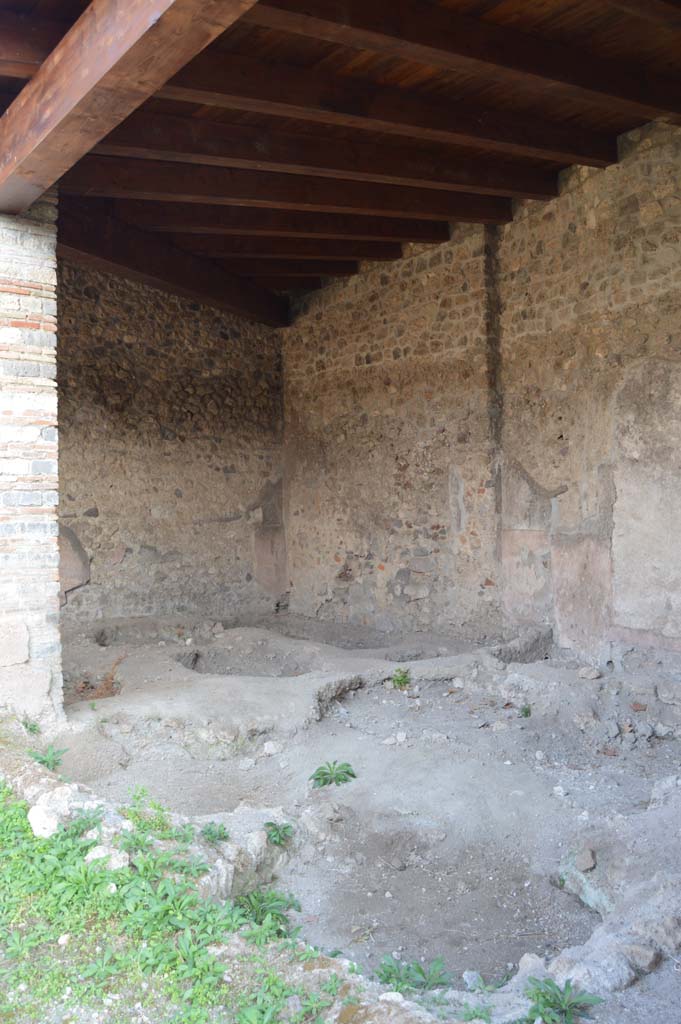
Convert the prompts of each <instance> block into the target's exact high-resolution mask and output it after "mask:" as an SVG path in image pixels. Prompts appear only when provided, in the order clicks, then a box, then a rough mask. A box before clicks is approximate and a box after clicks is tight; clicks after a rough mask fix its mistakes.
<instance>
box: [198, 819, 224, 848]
mask: <svg viewBox="0 0 681 1024" xmlns="http://www.w3.org/2000/svg"><path fill="white" fill-rule="evenodd" d="M201 838H202V839H205V840H206V842H207V843H226V842H227V840H228V839H229V832H228V831H227V829H226V828H225V826H224V825H223V824H221V822H218V821H209V822H208V824H207V825H204V826H203V828H202V829H201Z"/></svg>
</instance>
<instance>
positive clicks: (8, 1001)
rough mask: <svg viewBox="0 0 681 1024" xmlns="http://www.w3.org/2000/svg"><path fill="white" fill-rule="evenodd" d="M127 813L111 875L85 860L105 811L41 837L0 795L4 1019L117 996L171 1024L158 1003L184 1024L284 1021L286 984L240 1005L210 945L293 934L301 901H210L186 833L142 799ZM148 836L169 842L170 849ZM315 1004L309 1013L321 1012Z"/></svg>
mask: <svg viewBox="0 0 681 1024" xmlns="http://www.w3.org/2000/svg"><path fill="white" fill-rule="evenodd" d="M127 813H128V819H129V820H130V821H131V823H132V826H133V827H132V830H131V832H129V833H128V834H126V835H125V836H124V837H121V845H123V839H125V841H126V843H127V845H128V848H129V850H130V851H131V863H130V866H129V867H126V868H122V869H119V870H117V871H111V870H110V869H108V867H107V866H106V862H104V861H99V862H95V863H89V864H88V863H85V856H86V854H87V853H88V851H89V850H91V849H92V847H93V846H95V845H96V843H97V841H98V840H97V831H98V825H99V823H100V820H101V815H100V814H99V813H97V812H95V813H88V814H82V815H81V816H80V817H78V818H77V819H75V820H74V821H71V822H70V823H69V824H68V825H66V826H64V827H62V828H60V829H59V830H58V832H57V833H56V834H55V835H54V836H52V837H51V838H50V839H41V838H38V837H36V836H34V835H33V832H32V830H31V828H30V825H29V824H28V820H27V807H26V805H25V804H24V803H22V802H20V801H18V800H16V799H15V798H14V797H13V795H12V794H11V792H10V790H9V789H8V788H6V787H0V861H1V862H2V872H0V1020H3V1021H4V1020H8V1021H9V1020H21V1021H25V1022H26V1024H28V1022H34V1024H35V1022H37V1021H44V1020H46V1019H48V1017H49V1018H50V1019H51V1017H52V1015H53V1014H52V1010H51V1008H53V1007H54V1006H56V1005H58V1006H59V1007H60V1011H63V1012H65V1011H66V1010H67V1009H68V1008H69V1007H71V1008H73V1007H78V1008H79V1009H80V1010H81V1012H83V1008H85V1007H91V1006H101V1004H102V998H103V997H105V996H106V995H107V994H108V993H110V992H113V991H115V992H117V993H121V992H123V993H126V996H125V998H126V1000H127V999H132V1001H133V1003H137V1004H139V1005H140V1006H143V1007H145V1008H146V1011H147V1015H149V1014H150V1017H149V1019H161V1018H162V1019H163V1020H170V1019H171V1018H170V1017H169V1016H167V1014H166V1012H165V1010H164V1012H163V1013H162V1014H161V1013H158V1012H157V1008H158V1002H159V1000H161V1001H162V1005H163V1007H165V1008H166V1009H168V1007H170V1010H171V1016H172V1019H173V1020H175V1021H176V1022H178V1024H179V1022H181V1024H208V1022H209V1021H213V1020H215V1019H216V1018H215V1011H216V1009H217V1008H218V1007H220V1008H221V1011H222V1012H223V1013H224V1012H227V1016H226V1017H225V1018H224V1019H229V1020H235V1019H236V1015H237V1011H238V1010H241V1013H242V1016H241V1017H239V1018H238V1019H239V1020H240V1021H241V1022H242V1024H250V1021H251V1020H257V1021H258V1022H259V1024H262V1022H264V1021H272V1022H274V1021H275V1020H279V1018H280V1016H281V1014H282V1012H283V1010H284V1009H285V998H286V996H287V995H290V994H291V992H292V991H293V990H291V989H286V988H285V987H283V986H284V983H283V981H281V979H279V985H280V987H279V989H278V990H277V989H276V984H275V982H276V980H277V979H276V976H274V979H270V981H269V982H268V983H267V985H264V983H263V985H264V987H262V988H261V989H258V990H257V991H255V992H249V993H248V996H247V997H246V1002H245V1004H244V1006H242V1007H240V1006H237V1005H235V1000H236V999H238V997H237V996H235V994H234V992H233V991H232V989H231V988H230V986H229V985H228V984H227V983H226V982H225V981H224V974H225V965H224V964H223V963H221V962H220V961H219V960H218V959H217V958H216V957H215V956H214V955H213V953H212V952H211V948H212V947H213V946H216V945H220V944H221V943H222V944H224V943H225V942H226V940H227V937H228V936H229V935H230V934H232V933H234V932H237V931H242V932H244V934H245V935H246V936H249V935H251V934H252V935H253V936H254V942H255V945H256V946H258V945H261V946H262V945H265V944H266V943H267V942H268V941H272V940H273V939H276V938H278V937H280V936H281V935H282V934H291V935H292V934H293V933H294V929H292V928H291V927H290V925H289V922H288V919H287V911H288V910H291V909H298V908H299V905H298V903H297V901H296V900H295V899H294V898H293V897H292V896H283V895H281V894H279V893H257V894H255V893H252V894H250V895H249V896H248V897H241V898H240V900H239V901H238V905H237V904H233V903H225V904H216V903H212V902H209V901H207V900H205V899H204V898H202V897H201V896H200V895H199V893H198V891H197V888H196V881H195V880H196V879H197V878H198V877H200V876H201V875H202V874H203V873H205V871H206V870H207V868H206V865H203V864H200V863H198V862H197V861H195V860H192V859H191V858H190V857H189V855H188V853H187V849H186V843H187V837H188V832H187V830H185V829H182V828H180V829H176V828H173V826H172V823H171V820H170V816H169V815H168V812H167V811H165V810H164V808H162V807H160V805H158V804H154V803H153V802H149V801H148V800H147V799H146V796H145V795H144V794H143V793H141V792H140V791H138V792H137V793H136V794H135V796H134V797H133V799H132V801H131V804H130V806H129V807H128V808H127ZM153 833H160V834H161V835H162V836H163V837H165V838H164V847H163V848H159V847H158V846H157V845H154V843H155V839H154V838H153V836H152V834H153ZM168 836H170V839H169V838H168ZM64 935H65V936H66V939H67V942H66V944H65V945H63V944H62V948H61V949H60V951H59V954H58V955H55V951H56V950H57V948H58V947H57V940H58V939H59V938H60V936H64ZM3 954H4V955H3ZM275 990H276V991H275ZM65 993H66V995H65ZM284 993H285V995H284ZM303 995H304V993H303ZM317 1002H319V1000H317ZM317 1002H315V1000H314V999H313V1000H311V1001H310V1002H309V1014H312V1013H313V1012H315V1013H318V1010H317ZM313 1003H314V1004H315V1005H314V1006H313ZM303 1005H304V1007H305V1006H306V1004H305V1003H303ZM319 1005H321V1002H319ZM256 1011H257V1013H259V1014H260V1016H259V1017H253V1016H252V1013H254V1012H256ZM249 1014H250V1016H249ZM117 1019H119V1018H117ZM121 1019H122V1018H121ZM220 1019H222V1018H220ZM309 1020H310V1016H309V1015H308V1018H307V1019H306V1021H305V1022H303V1021H301V1022H300V1024H308V1021H309Z"/></svg>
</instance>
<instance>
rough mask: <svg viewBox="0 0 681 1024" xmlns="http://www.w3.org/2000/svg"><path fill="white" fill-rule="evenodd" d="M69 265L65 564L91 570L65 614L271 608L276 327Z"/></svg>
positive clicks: (277, 521) (275, 530)
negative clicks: (228, 314) (272, 328)
mask: <svg viewBox="0 0 681 1024" xmlns="http://www.w3.org/2000/svg"><path fill="white" fill-rule="evenodd" d="M59 270H60V285H59V300H60V306H59V320H60V329H59V345H58V371H59V393H60V406H59V420H60V431H61V449H60V471H61V487H60V506H59V517H60V523H61V525H62V574H64V570H65V568H67V567H68V566H70V567H72V568H73V569H75V572H76V574H77V572H78V571H80V572H81V573H82V575H84V576H86V577H88V578H89V582H86V585H80V586H77V589H73V590H71V591H70V592H69V593H68V594H67V597H66V601H67V603H66V606H65V607H64V609H63V621H64V622H65V623H67V624H68V623H70V622H74V621H79V620H82V621H85V620H93V619H97V618H99V617H102V616H107V617H110V616H114V617H118V616H136V615H147V614H154V615H172V614H175V613H182V614H188V615H210V616H214V617H216V618H218V617H224V618H231V617H234V616H235V615H236V614H237V613H239V614H252V613H256V612H259V611H263V610H266V609H269V608H271V607H272V606H273V605H274V602H275V600H276V598H277V597H278V596H279V594H280V593H281V591H282V590H283V589H285V586H286V579H285V549H284V543H283V527H282V525H281V512H280V508H281V501H280V500H279V503H278V505H277V494H278V493H280V490H281V483H280V479H281V464H280V449H281V429H282V428H281V370H280V357H279V343H278V340H277V338H276V336H275V333H274V332H273V331H271V330H269V329H267V328H265V327H261V326H258V325H254V324H250V323H247V322H245V321H243V320H239V319H237V318H231V317H229V316H227V315H225V314H224V313H221V312H219V311H217V310H213V309H210V308H208V307H204V306H201V305H199V304H198V303H193V302H189V301H187V300H185V299H182V298H175V297H173V296H169V295H166V294H165V293H161V292H158V291H156V290H155V289H152V288H148V287H146V286H144V285H141V284H137V283H133V282H130V281H126V280H121V279H120V278H117V277H113V276H110V275H108V274H102V273H99V272H96V271H94V270H85V269H83V268H81V267H76V266H74V265H71V264H68V263H65V262H61V263H60V268H59ZM277 508H278V509H279V513H277ZM69 535H71V536H69ZM74 538H75V544H76V545H78V548H79V549H80V552H81V553H79V552H78V551H77V550H76V547H75V545H74ZM82 552H84V553H85V565H83V558H82ZM66 559H68V562H67V561H66ZM81 582H84V581H81ZM76 585H77V582H76Z"/></svg>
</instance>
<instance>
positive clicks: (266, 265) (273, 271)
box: [217, 259, 359, 278]
mask: <svg viewBox="0 0 681 1024" xmlns="http://www.w3.org/2000/svg"><path fill="white" fill-rule="evenodd" d="M217 263H218V264H219V266H221V267H224V268H225V270H227V271H228V272H229V273H230V274H248V275H249V277H268V278H272V277H311V276H312V277H352V275H353V274H356V273H357V271H358V270H359V264H358V263H352V262H351V261H350V260H327V259H320V260H316V261H315V262H312V261H307V260H275V259H271V260H267V259H261V260H242V259H218V260H217Z"/></svg>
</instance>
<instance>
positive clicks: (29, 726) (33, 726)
mask: <svg viewBox="0 0 681 1024" xmlns="http://www.w3.org/2000/svg"><path fill="white" fill-rule="evenodd" d="M21 724H22V725H23V727H24V729H25V730H26V732H27V733H28V735H29V736H39V735H40V726H39V725H38V723H37V722H34V721H32V720H31V719H30V718H24V720H23V722H22V723H21Z"/></svg>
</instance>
